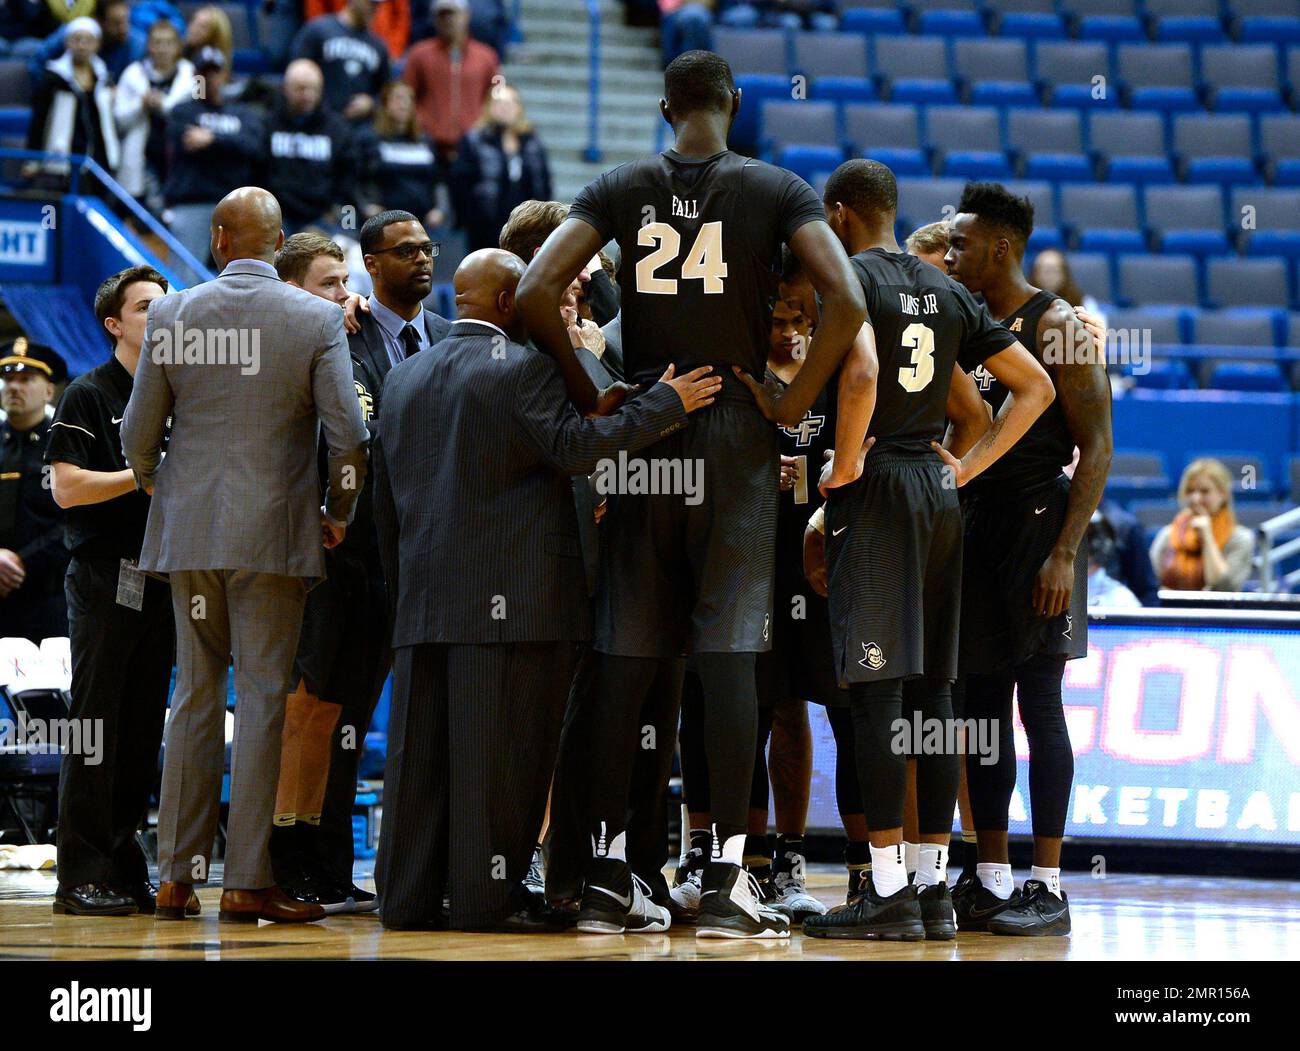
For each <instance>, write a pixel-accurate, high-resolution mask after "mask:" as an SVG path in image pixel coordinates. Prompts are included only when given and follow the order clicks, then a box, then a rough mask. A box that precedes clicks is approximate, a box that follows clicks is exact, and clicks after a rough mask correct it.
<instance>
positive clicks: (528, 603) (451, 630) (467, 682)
mask: <svg viewBox="0 0 1300 1051" xmlns="http://www.w3.org/2000/svg"><path fill="white" fill-rule="evenodd" d="M523 273H524V263H523V261H522V260H521V259H519V257H518V256H516V255H513V254H511V253H510V252H505V251H501V250H500V249H484V250H482V251H478V252H474V253H472V254H471V255H469V256H467V257H466V258H465V260H464V261H463V262H462V263H461V265H460V267H459V269H458V270H457V271H456V276H455V287H456V317H457V320H456V321H455V323H454V324H453V325H452V326H451V331H450V332H449V333H448V335H447V338H446V339H444V340H443V341H442V342H441V343H439V344H438V345H437V346H436V347H433V348H432V349H430V350H429V351H427V352H425V353H423V354H418V355H415V356H414V357H412V358H409V359H408V360H406V361H404V362H402V363H401V364H400V365H398V366H396V367H395V368H394V369H393V370H392V371H391V372H390V373H389V374H388V378H387V380H386V381H385V387H384V409H383V412H382V413H381V414H380V417H379V433H378V436H377V437H376V439H375V441H374V445H373V456H374V485H375V489H374V508H375V521H376V524H377V526H378V529H379V546H380V557H381V559H382V560H383V564H384V576H385V579H386V580H387V582H388V589H389V596H390V601H395V602H396V610H395V617H394V622H393V647H394V655H393V671H394V688H393V707H392V714H391V716H390V718H389V724H388V734H389V738H388V765H387V769H386V770H385V773H384V816H383V830H382V834H381V836H380V839H379V859H378V863H377V868H376V882H377V884H378V888H379V900H380V905H379V907H380V913H381V917H382V920H383V923H384V926H385V927H388V928H390V929H391V928H395V929H412V928H417V929H418V928H438V927H443V926H450V927H451V928H452V929H455V930H485V929H498V930H500V929H504V930H513V931H520V932H525V931H533V930H546V929H551V928H553V927H554V926H558V923H557V921H556V918H555V917H554V915H552V914H550V913H548V912H547V911H546V910H545V907H544V906H542V905H540V903H539V900H538V898H537V897H536V896H534V895H528V894H526V893H525V892H524V891H523V886H522V883H521V880H522V878H523V876H524V874H525V872H526V871H527V869H528V862H529V859H530V857H531V855H532V850H533V843H534V840H535V838H536V835H537V829H538V827H539V825H540V824H541V818H542V809H543V808H544V807H545V805H546V792H547V787H548V785H549V783H550V778H551V771H552V769H553V766H554V760H555V748H556V738H557V735H558V732H559V720H560V715H561V712H562V708H563V705H564V699H565V695H566V693H567V692H568V687H569V679H570V676H571V672H572V660H573V654H574V643H575V642H577V641H580V640H584V639H589V638H590V635H591V613H590V607H589V603H588V601H587V588H586V582H585V577H584V572H583V563H582V553H581V550H580V548H579V544H578V523H577V517H576V515H575V512H574V505H573V491H572V489H571V487H570V481H569V476H570V475H573V474H588V473H590V472H591V471H593V470H594V469H595V468H596V465H597V462H598V461H599V460H600V459H601V458H604V457H611V458H612V457H615V456H617V455H618V451H619V450H620V449H627V450H629V451H635V450H637V449H640V448H643V447H645V446H647V445H649V444H651V443H652V442H655V441H658V440H659V438H660V437H661V436H662V435H665V434H668V433H671V432H673V431H675V430H677V429H679V428H680V427H682V426H684V425H685V421H686V413H687V412H690V411H692V410H694V409H697V408H701V407H703V406H705V405H708V404H710V403H711V402H712V400H713V398H712V395H713V394H714V392H716V390H717V388H718V386H720V380H719V379H718V378H717V377H715V376H706V375H705V374H706V373H707V372H708V371H709V370H708V369H707V368H705V369H697V370H696V371H695V372H692V373H688V374H686V375H683V376H681V377H679V378H677V379H673V378H672V369H671V368H670V369H669V370H668V372H667V373H665V375H664V376H663V381H662V382H660V383H656V384H653V385H651V386H650V387H649V389H648V390H646V391H645V392H644V393H642V394H640V395H639V396H637V397H636V398H635V400H632V401H629V402H628V403H627V404H625V405H624V406H623V407H622V409H621V410H620V411H618V412H617V413H615V414H614V415H612V416H607V417H604V418H594V419H586V418H583V417H581V416H579V415H578V414H577V413H576V412H575V411H574V410H573V409H572V408H571V407H570V405H569V400H568V396H567V395H566V393H565V388H564V382H563V380H562V379H561V376H560V369H559V367H558V365H557V364H556V362H555V361H554V360H553V359H552V358H550V357H549V356H548V355H546V354H543V353H541V352H540V351H537V350H535V349H532V348H529V347H525V346H522V345H521V343H522V340H523V338H524V333H523V331H522V326H521V324H520V321H519V317H518V315H517V314H516V312H515V301H514V292H515V286H516V285H517V284H518V283H519V279H520V277H522V276H523ZM452 495H454V499H455V504H454V506H453V507H449V506H448V500H449V498H450V497H451V496H452ZM444 891H445V892H446V893H447V894H448V895H449V896H450V898H451V915H450V917H449V919H446V918H444V917H443V916H442V902H443V895H444Z"/></svg>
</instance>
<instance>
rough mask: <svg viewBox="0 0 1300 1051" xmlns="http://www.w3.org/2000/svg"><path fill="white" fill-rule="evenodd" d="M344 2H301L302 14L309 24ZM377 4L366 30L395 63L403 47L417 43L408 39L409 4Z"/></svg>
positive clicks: (390, 0)
mask: <svg viewBox="0 0 1300 1051" xmlns="http://www.w3.org/2000/svg"><path fill="white" fill-rule="evenodd" d="M347 2H348V0H302V3H301V7H302V14H303V17H304V18H306V19H307V20H308V21H311V20H312V19H314V18H319V17H320V16H321V15H329V14H337V13H338V12H339V11H342V10H343V8H344V7H345V6H346V5H347ZM279 3H281V4H289V5H295V0H279ZM377 3H378V4H379V6H378V7H377V8H376V10H375V18H374V21H373V22H371V23H370V29H371V32H373V33H374V34H375V36H377V37H379V39H380V40H382V41H383V42H384V43H385V44H386V45H387V47H388V57H389V58H391V59H392V60H393V61H394V62H396V61H397V60H398V59H399V58H401V57H402V56H403V55H404V54H406V47H407V45H408V44H410V43H413V42H414V41H415V40H417V39H418V38H417V37H414V36H412V35H411V2H410V0H377ZM300 24H301V23H300Z"/></svg>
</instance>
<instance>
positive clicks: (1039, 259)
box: [1029, 248, 1106, 328]
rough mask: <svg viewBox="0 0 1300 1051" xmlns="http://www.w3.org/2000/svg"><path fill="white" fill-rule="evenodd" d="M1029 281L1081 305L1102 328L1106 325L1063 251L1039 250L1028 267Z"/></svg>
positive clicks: (1095, 302) (1097, 305) (1098, 307)
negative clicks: (1080, 284)
mask: <svg viewBox="0 0 1300 1051" xmlns="http://www.w3.org/2000/svg"><path fill="white" fill-rule="evenodd" d="M1029 283H1030V284H1031V285H1033V286H1034V287H1036V288H1041V289H1043V290H1044V291H1046V292H1055V293H1056V294H1057V295H1058V296H1060V297H1061V298H1062V299H1064V300H1065V301H1066V302H1067V303H1069V304H1070V306H1072V307H1083V309H1084V310H1086V311H1088V313H1090V314H1094V315H1096V316H1097V317H1098V318H1099V319H1100V322H1101V327H1102V328H1105V327H1106V318H1105V315H1104V314H1103V313H1102V312H1101V305H1100V304H1099V303H1098V302H1097V300H1095V299H1094V298H1093V297H1092V296H1090V295H1088V293H1086V292H1085V291H1084V290H1083V289H1081V288H1080V287H1079V283H1078V282H1077V281H1075V279H1074V273H1073V271H1071V270H1070V261H1069V260H1068V259H1066V258H1065V253H1064V252H1058V251H1057V250H1056V249H1055V248H1045V249H1043V251H1041V252H1039V253H1038V255H1036V256H1035V257H1034V265H1033V266H1031V267H1030V268H1029Z"/></svg>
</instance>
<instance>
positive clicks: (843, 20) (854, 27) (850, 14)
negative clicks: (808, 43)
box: [839, 0, 907, 36]
mask: <svg viewBox="0 0 1300 1051" xmlns="http://www.w3.org/2000/svg"><path fill="white" fill-rule="evenodd" d="M861 5H863V0H840V3H839V7H840V30H841V31H842V32H846V33H863V34H866V35H868V36H871V35H874V34H877V33H906V32H907V19H906V18H905V17H904V15H903V12H902V11H901V10H900V9H899V8H898V7H897V6H896V5H894V4H892V3H891V4H889V5H888V6H881V7H877V6H875V5H874V4H867V5H865V6H861Z"/></svg>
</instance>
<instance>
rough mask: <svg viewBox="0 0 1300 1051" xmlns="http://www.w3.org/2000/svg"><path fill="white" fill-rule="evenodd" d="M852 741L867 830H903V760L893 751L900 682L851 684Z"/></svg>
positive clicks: (899, 711)
mask: <svg viewBox="0 0 1300 1051" xmlns="http://www.w3.org/2000/svg"><path fill="white" fill-rule="evenodd" d="M849 698H850V707H851V709H852V713H853V737H854V745H855V757H856V759H857V766H858V786H859V789H860V790H861V792H862V803H863V812H864V813H865V814H866V818H867V828H869V829H871V830H872V831H873V832H876V831H884V830H886V829H891V828H902V826H903V796H904V794H905V793H906V791H907V757H906V756H905V755H904V754H903V753H902V752H901V751H900V750H898V749H897V748H896V747H895V744H894V742H895V738H896V737H897V732H898V731H897V727H896V725H895V724H896V723H897V722H898V720H899V719H900V718H901V717H902V712H903V680H902V679H886V680H884V681H883V682H855V683H852V684H851V685H850V686H849Z"/></svg>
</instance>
